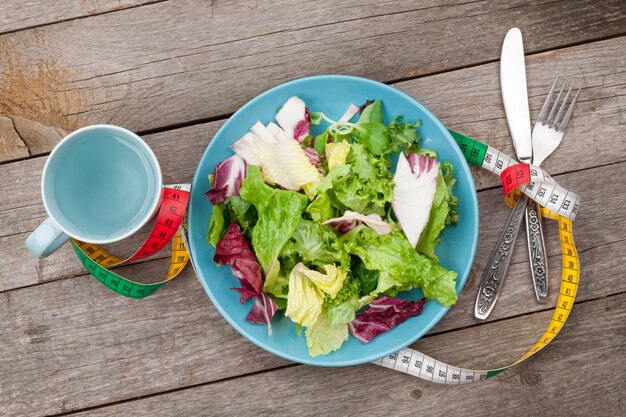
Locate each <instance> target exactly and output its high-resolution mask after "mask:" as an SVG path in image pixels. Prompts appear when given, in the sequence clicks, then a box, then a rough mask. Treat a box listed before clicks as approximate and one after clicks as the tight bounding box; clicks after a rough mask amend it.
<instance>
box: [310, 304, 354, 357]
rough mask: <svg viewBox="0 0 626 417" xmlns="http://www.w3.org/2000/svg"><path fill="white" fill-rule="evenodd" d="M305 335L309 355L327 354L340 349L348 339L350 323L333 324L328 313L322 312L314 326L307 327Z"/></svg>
mask: <svg viewBox="0 0 626 417" xmlns="http://www.w3.org/2000/svg"><path fill="white" fill-rule="evenodd" d="M304 335H305V337H306V345H307V347H308V348H309V355H311V356H319V355H326V354H328V353H330V352H332V351H335V350H337V349H339V348H340V347H341V345H342V344H343V342H345V341H346V340H348V325H347V324H346V323H340V324H331V323H330V321H329V320H328V317H327V316H326V314H322V315H321V316H320V317H319V318H318V319H317V321H316V322H315V324H314V325H313V326H311V327H309V328H307V329H306V332H305V333H304Z"/></svg>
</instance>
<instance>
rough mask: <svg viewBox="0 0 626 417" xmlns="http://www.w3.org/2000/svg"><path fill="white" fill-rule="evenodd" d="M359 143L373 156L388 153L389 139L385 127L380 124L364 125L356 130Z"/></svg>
mask: <svg viewBox="0 0 626 417" xmlns="http://www.w3.org/2000/svg"><path fill="white" fill-rule="evenodd" d="M356 132H357V135H358V137H359V141H360V142H361V143H362V144H363V145H365V147H366V148H367V150H368V151H370V152H371V153H373V154H374V155H384V154H386V153H388V150H389V146H390V145H391V137H390V136H389V131H388V130H387V127H386V126H385V125H384V124H382V123H365V124H362V125H360V126H359V127H358V128H357V131H356Z"/></svg>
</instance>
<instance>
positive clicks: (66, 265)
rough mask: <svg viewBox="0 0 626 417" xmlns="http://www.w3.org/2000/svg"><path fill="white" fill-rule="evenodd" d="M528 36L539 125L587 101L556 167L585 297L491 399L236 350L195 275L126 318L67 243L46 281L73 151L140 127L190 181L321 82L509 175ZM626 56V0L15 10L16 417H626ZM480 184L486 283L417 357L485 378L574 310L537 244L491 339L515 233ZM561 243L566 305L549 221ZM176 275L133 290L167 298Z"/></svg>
mask: <svg viewBox="0 0 626 417" xmlns="http://www.w3.org/2000/svg"><path fill="white" fill-rule="evenodd" d="M513 26H518V27H520V28H521V30H522V32H523V34H524V42H525V50H526V53H527V61H526V62H527V78H528V93H529V102H530V110H531V118H532V119H533V120H534V118H535V117H536V115H537V113H538V109H539V108H540V107H541V104H542V103H543V99H544V97H545V94H546V93H547V91H548V89H549V87H550V85H551V83H552V81H553V80H554V78H555V77H556V76H557V74H561V75H563V76H566V77H571V78H577V79H580V80H582V81H583V82H584V88H583V90H582V94H581V97H580V100H579V104H578V105H577V108H576V111H575V115H574V118H573V119H572V121H571V122H570V125H569V127H568V129H567V133H566V135H565V138H564V142H563V145H562V146H561V147H560V148H559V149H558V150H557V151H556V152H555V153H554V154H553V155H552V157H551V158H550V159H548V161H547V162H546V163H545V168H546V169H547V170H548V171H549V172H550V173H551V174H552V175H553V176H554V177H555V178H556V180H557V181H558V182H559V183H561V184H562V185H564V186H565V187H568V188H571V189H572V190H574V191H576V192H578V193H579V194H580V195H581V196H582V205H581V211H580V215H579V217H578V219H577V221H576V223H575V237H576V242H577V245H578V249H579V251H580V257H581V264H582V278H581V283H580V288H579V296H578V299H577V302H576V306H575V308H574V309H573V314H572V316H571V318H570V320H569V321H568V323H567V324H566V326H565V328H564V330H563V332H562V333H561V334H560V335H559V336H558V337H557V338H556V340H555V341H554V342H553V343H552V344H551V345H550V346H549V348H548V349H546V350H544V351H542V352H540V353H539V354H537V355H536V356H535V357H533V358H532V359H530V360H529V361H527V362H526V363H524V364H522V365H519V366H517V367H515V368H513V369H511V370H509V371H507V372H506V373H504V374H501V375H499V376H498V377H496V378H494V379H490V380H488V381H486V382H482V383H478V384H471V385H466V386H458V387H446V386H440V385H437V384H433V383H428V382H424V381H422V380H419V379H417V378H414V377H412V376H408V375H403V374H400V373H398V372H393V371H390V370H388V369H384V368H381V367H377V366H374V365H362V366H357V367H350V368H341V369H328V368H316V367H309V366H302V365H298V364H294V363H289V362H287V361H285V360H282V359H279V358H277V357H275V356H273V355H271V354H269V353H267V352H265V351H263V350H261V349H259V348H257V347H256V346H255V345H253V344H251V343H250V342H248V341H247V340H246V339H244V338H243V337H242V336H240V335H239V334H238V333H237V332H236V331H235V330H234V329H233V328H231V327H230V326H229V325H228V324H227V323H226V321H225V320H224V319H223V318H222V317H221V316H220V314H219V313H218V312H217V311H216V309H215V308H214V307H213V306H212V304H211V303H210V301H209V299H208V298H207V296H206V295H205V293H204V291H203V290H202V288H201V286H200V284H199V282H198V280H197V279H196V278H195V276H194V274H193V271H192V270H191V268H187V269H186V270H185V271H184V273H183V274H182V275H181V276H180V277H179V278H177V279H175V280H174V281H173V282H171V283H170V284H168V285H167V286H166V287H164V288H163V289H162V290H160V291H159V292H157V293H156V294H155V295H153V296H151V297H149V298H147V299H144V300H131V299H126V298H124V297H121V296H119V295H116V294H114V293H112V292H111V291H109V290H108V289H106V288H105V287H104V286H102V285H101V284H100V283H99V282H97V281H96V280H95V279H94V278H92V277H91V276H89V275H88V274H86V273H85V270H84V269H83V268H82V267H81V265H80V264H79V263H78V260H77V259H76V257H74V256H72V253H71V250H70V249H69V247H67V245H66V246H65V247H64V248H62V249H61V250H60V251H59V252H58V253H55V254H54V255H52V256H50V257H49V258H46V259H44V260H40V261H37V260H35V259H34V258H33V257H32V256H30V255H29V254H28V253H27V251H26V249H25V247H24V240H25V239H26V237H27V236H28V235H29V234H30V233H31V232H32V231H33V230H34V228H35V227H36V226H37V225H38V224H39V223H40V222H41V221H42V220H43V219H44V218H45V216H46V213H45V210H44V208H43V205H42V202H41V196H40V185H39V181H40V177H41V170H42V167H43V164H44V162H45V161H46V158H47V155H48V153H49V152H50V150H51V149H52V147H53V146H54V145H55V143H56V142H58V141H59V139H60V138H61V137H63V135H64V134H66V132H69V131H72V130H73V129H76V128H78V127H80V126H84V125H87V124H93V123H113V124H118V125H121V126H124V127H126V128H129V129H132V130H133V131H135V132H138V133H139V134H140V135H142V137H144V138H145V139H146V141H147V142H148V143H149V144H150V146H152V147H153V149H154V151H155V153H156V154H157V157H158V158H159V160H160V162H161V166H162V169H163V172H164V176H165V179H166V181H177V182H188V181H190V180H191V179H192V177H193V174H194V171H195V169H196V166H197V163H198V161H199V159H200V156H201V155H202V153H203V151H204V149H205V147H206V146H207V144H208V143H209V141H210V140H211V138H212V136H213V135H214V134H215V132H216V131H217V129H219V127H220V126H221V125H222V124H223V123H224V120H226V119H227V118H228V117H229V115H231V114H232V113H233V112H234V111H235V110H237V108H239V107H240V106H241V105H242V104H244V103H246V102H247V101H248V100H250V99H252V98H253V97H255V96H256V95H258V94H259V93H261V92H263V91H265V90H266V89H268V88H270V87H272V86H274V85H276V84H279V83H281V82H284V81H287V80H291V79H294V78H298V77H303V76H307V75H314V74H332V73H342V74H353V75H359V76H363V77H369V78H372V79H375V80H379V81H383V82H386V83H389V84H390V85H392V86H394V87H395V88H398V89H400V90H402V91H405V92H407V93H408V94H410V95H411V96H413V97H415V98H416V99H418V100H419V101H420V102H422V103H423V104H424V105H426V106H427V107H428V108H429V109H430V110H431V111H432V112H433V113H434V114H435V115H436V116H437V117H438V118H439V119H440V120H441V121H442V122H443V123H444V124H445V125H446V126H448V127H450V128H452V129H455V130H458V131H461V132H463V133H465V134H467V135H469V136H472V137H474V138H477V139H479V140H481V141H484V142H487V143H489V144H490V145H492V146H495V147H497V148H499V149H501V150H503V151H505V152H506V153H508V154H510V155H512V154H513V147H512V144H511V140H510V137H509V132H508V129H507V124H506V120H505V116H504V111H503V107H502V100H501V95H500V87H499V76H498V74H499V63H498V59H499V56H500V48H501V45H502V40H503V39H504V35H505V33H506V31H507V30H508V29H509V28H510V27H513ZM625 52H626V4H625V3H624V1H623V0H604V1H597V0H574V1H547V0H542V1H533V2H526V1H520V0H517V1H510V2H509V1H505V2H498V1H455V0H426V1H421V2H409V1H384V2H381V1H369V0H359V1H354V0H347V1H336V0H335V1H329V0H318V1H278V0H272V1H262V0H246V1H224V0H216V1H200V0H180V1H174V0H171V1H166V0H116V1H114V0H80V1H78V0H76V1H71V0H66V1H54V2H51V1H44V0H40V1H36V0H3V1H2V5H0V161H1V162H0V191H1V198H0V415H2V416H18V415H19V416H21V415H24V416H36V415H66V414H70V415H73V414H75V413H76V414H79V415H95V416H112V415H125V416H157V415H158V416H176V415H189V416H197V415H259V414H260V415H311V416H313V415H320V416H322V415H324V416H325V415H346V414H347V415H361V414H377V415H394V416H395V415H452V414H454V415H459V414H460V415H463V416H474V415H476V416H485V415H500V416H501V415H546V416H549V415H557V414H558V415H580V416H586V415H603V416H604V415H606V416H617V415H624V413H625V412H626V411H625V408H626V404H625V401H624V391H625V390H626V386H625V383H624V380H625V377H626V372H625V367H626V355H625V354H624V345H625V339H626V326H625V324H624V323H625V320H626V308H625V307H626V262H624V260H625V259H626V245H625V244H624V242H625V241H626V227H625V224H626V211H625V210H624V203H626V197H625V193H624V191H623V190H622V189H621V187H619V185H618V182H619V181H620V180H621V179H622V178H623V177H624V176H625V175H626V140H625V139H624V130H625V129H626V123H625V114H626V112H625V110H626V88H625V85H626V75H625V73H626V62H625ZM172 148H174V149H175V151H174V152H172V151H171V150H172ZM474 179H475V181H476V185H477V189H478V190H479V192H478V200H479V204H480V210H481V215H480V217H481V223H482V227H481V232H480V241H479V249H478V253H477V255H476V260H475V264H474V269H473V271H472V273H471V275H470V278H469V280H468V282H467V284H466V286H465V288H464V290H463V293H462V294H461V296H460V299H459V302H458V303H457V304H456V305H455V306H454V307H453V308H452V309H451V310H450V312H449V313H448V315H446V317H445V318H444V319H443V320H442V321H441V322H440V323H439V324H438V325H437V326H436V327H435V328H434V329H433V330H432V331H431V332H430V333H429V334H428V335H427V336H425V337H424V338H422V339H421V340H419V341H418V342H417V343H415V344H414V345H413V347H414V348H416V349H419V350H420V351H423V352H425V353H428V354H429V355H431V356H434V357H436V358H437V359H440V360H442V361H445V362H448V363H451V364H455V365H459V366H464V367H470V368H471V367H475V368H478V369H483V368H484V367H494V366H498V365H505V364H507V363H509V362H510V361H512V360H513V359H516V358H517V356H518V355H520V354H521V353H523V352H524V351H525V349H527V348H528V347H530V345H531V344H532V343H534V341H535V340H536V338H537V337H538V336H539V335H540V334H541V333H542V332H543V330H544V328H545V326H546V325H547V323H548V321H549V317H550V316H551V309H552V308H553V306H554V304H555V300H556V296H555V293H556V291H554V290H553V291H552V294H551V295H550V298H549V303H548V304H547V305H546V304H538V303H537V302H536V301H535V300H534V299H535V297H534V295H533V290H532V287H531V280H530V277H529V270H528V255H527V253H526V248H525V244H520V245H518V248H517V250H516V252H515V256H514V259H513V262H512V265H511V268H510V272H509V274H508V275H509V277H508V279H507V282H506V284H505V287H504V289H503V292H502V294H501V298H500V301H499V303H498V305H497V306H496V308H495V310H494V312H493V314H492V315H491V317H490V318H489V320H487V321H486V322H479V321H477V320H475V319H474V315H473V303H474V298H475V294H476V291H477V284H478V282H477V281H478V279H477V277H479V276H480V274H481V272H482V271H483V268H484V266H485V263H486V260H487V257H488V255H489V252H490V250H491V249H492V248H493V246H494V244H495V240H496V238H497V235H499V232H500V230H501V228H502V226H503V224H504V221H505V218H506V217H507V216H508V213H509V209H508V208H507V207H506V206H505V205H504V204H503V203H502V202H501V200H502V196H501V189H500V187H498V180H497V178H496V177H495V176H493V175H490V174H488V173H485V172H484V171H482V172H478V171H477V170H474ZM546 229H547V230H546V234H547V236H548V240H549V242H548V251H549V253H550V255H551V256H550V261H551V273H552V277H551V286H552V288H553V289H554V288H556V286H557V285H558V280H559V278H560V275H559V273H560V270H559V266H558V263H559V249H558V243H557V238H556V227H555V224H554V222H549V223H548V224H547V226H546ZM135 240H136V239H135ZM136 243H137V242H136V241H129V242H124V243H122V244H120V245H117V249H118V250H119V251H121V252H122V253H123V252H124V251H125V250H126V253H128V251H129V250H130V248H131V247H132V245H133V244H136ZM164 257H167V253H163V254H161V255H157V256H155V257H153V258H151V259H149V260H147V261H144V262H140V263H139V264H138V265H132V266H129V267H124V268H121V273H122V274H123V275H124V274H126V275H127V276H144V277H150V276H158V274H162V273H163V272H164V269H165V267H166V265H165V263H166V262H165V261H164V260H163V258H164ZM199 262H203V261H202V260H199Z"/></svg>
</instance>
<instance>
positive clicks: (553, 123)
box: [552, 80, 574, 129]
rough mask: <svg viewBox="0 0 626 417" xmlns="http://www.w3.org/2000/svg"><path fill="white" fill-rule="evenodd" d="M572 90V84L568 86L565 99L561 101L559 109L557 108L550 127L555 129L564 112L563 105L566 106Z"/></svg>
mask: <svg viewBox="0 0 626 417" xmlns="http://www.w3.org/2000/svg"><path fill="white" fill-rule="evenodd" d="M565 85H567V80H565ZM572 88H574V83H572V85H570V86H569V89H568V90H567V94H565V98H564V99H563V103H561V107H559V112H558V113H557V114H556V117H555V118H554V122H552V126H554V128H555V129H556V126H557V125H558V124H559V122H560V120H561V116H562V115H563V112H564V111H565V105H566V104H567V99H568V98H569V93H571V92H572Z"/></svg>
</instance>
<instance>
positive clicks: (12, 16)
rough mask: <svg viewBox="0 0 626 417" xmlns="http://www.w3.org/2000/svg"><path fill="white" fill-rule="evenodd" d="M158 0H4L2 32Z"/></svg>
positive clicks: (0, 26)
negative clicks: (52, 0) (51, 0)
mask: <svg viewBox="0 0 626 417" xmlns="http://www.w3.org/2000/svg"><path fill="white" fill-rule="evenodd" d="M159 1H165V0H80V1H61V2H59V1H56V2H49V1H29V0H4V1H3V2H2V10H1V11H0V33H5V32H12V31H16V30H20V29H24V28H30V27H33V26H42V25H46V24H51V23H55V22H61V21H64V20H70V19H76V18H80V17H86V16H93V15H96V14H100V13H106V12H112V11H115V10H122V9H126V8H129V7H136V6H139V5H142V4H150V3H156V2H159Z"/></svg>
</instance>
